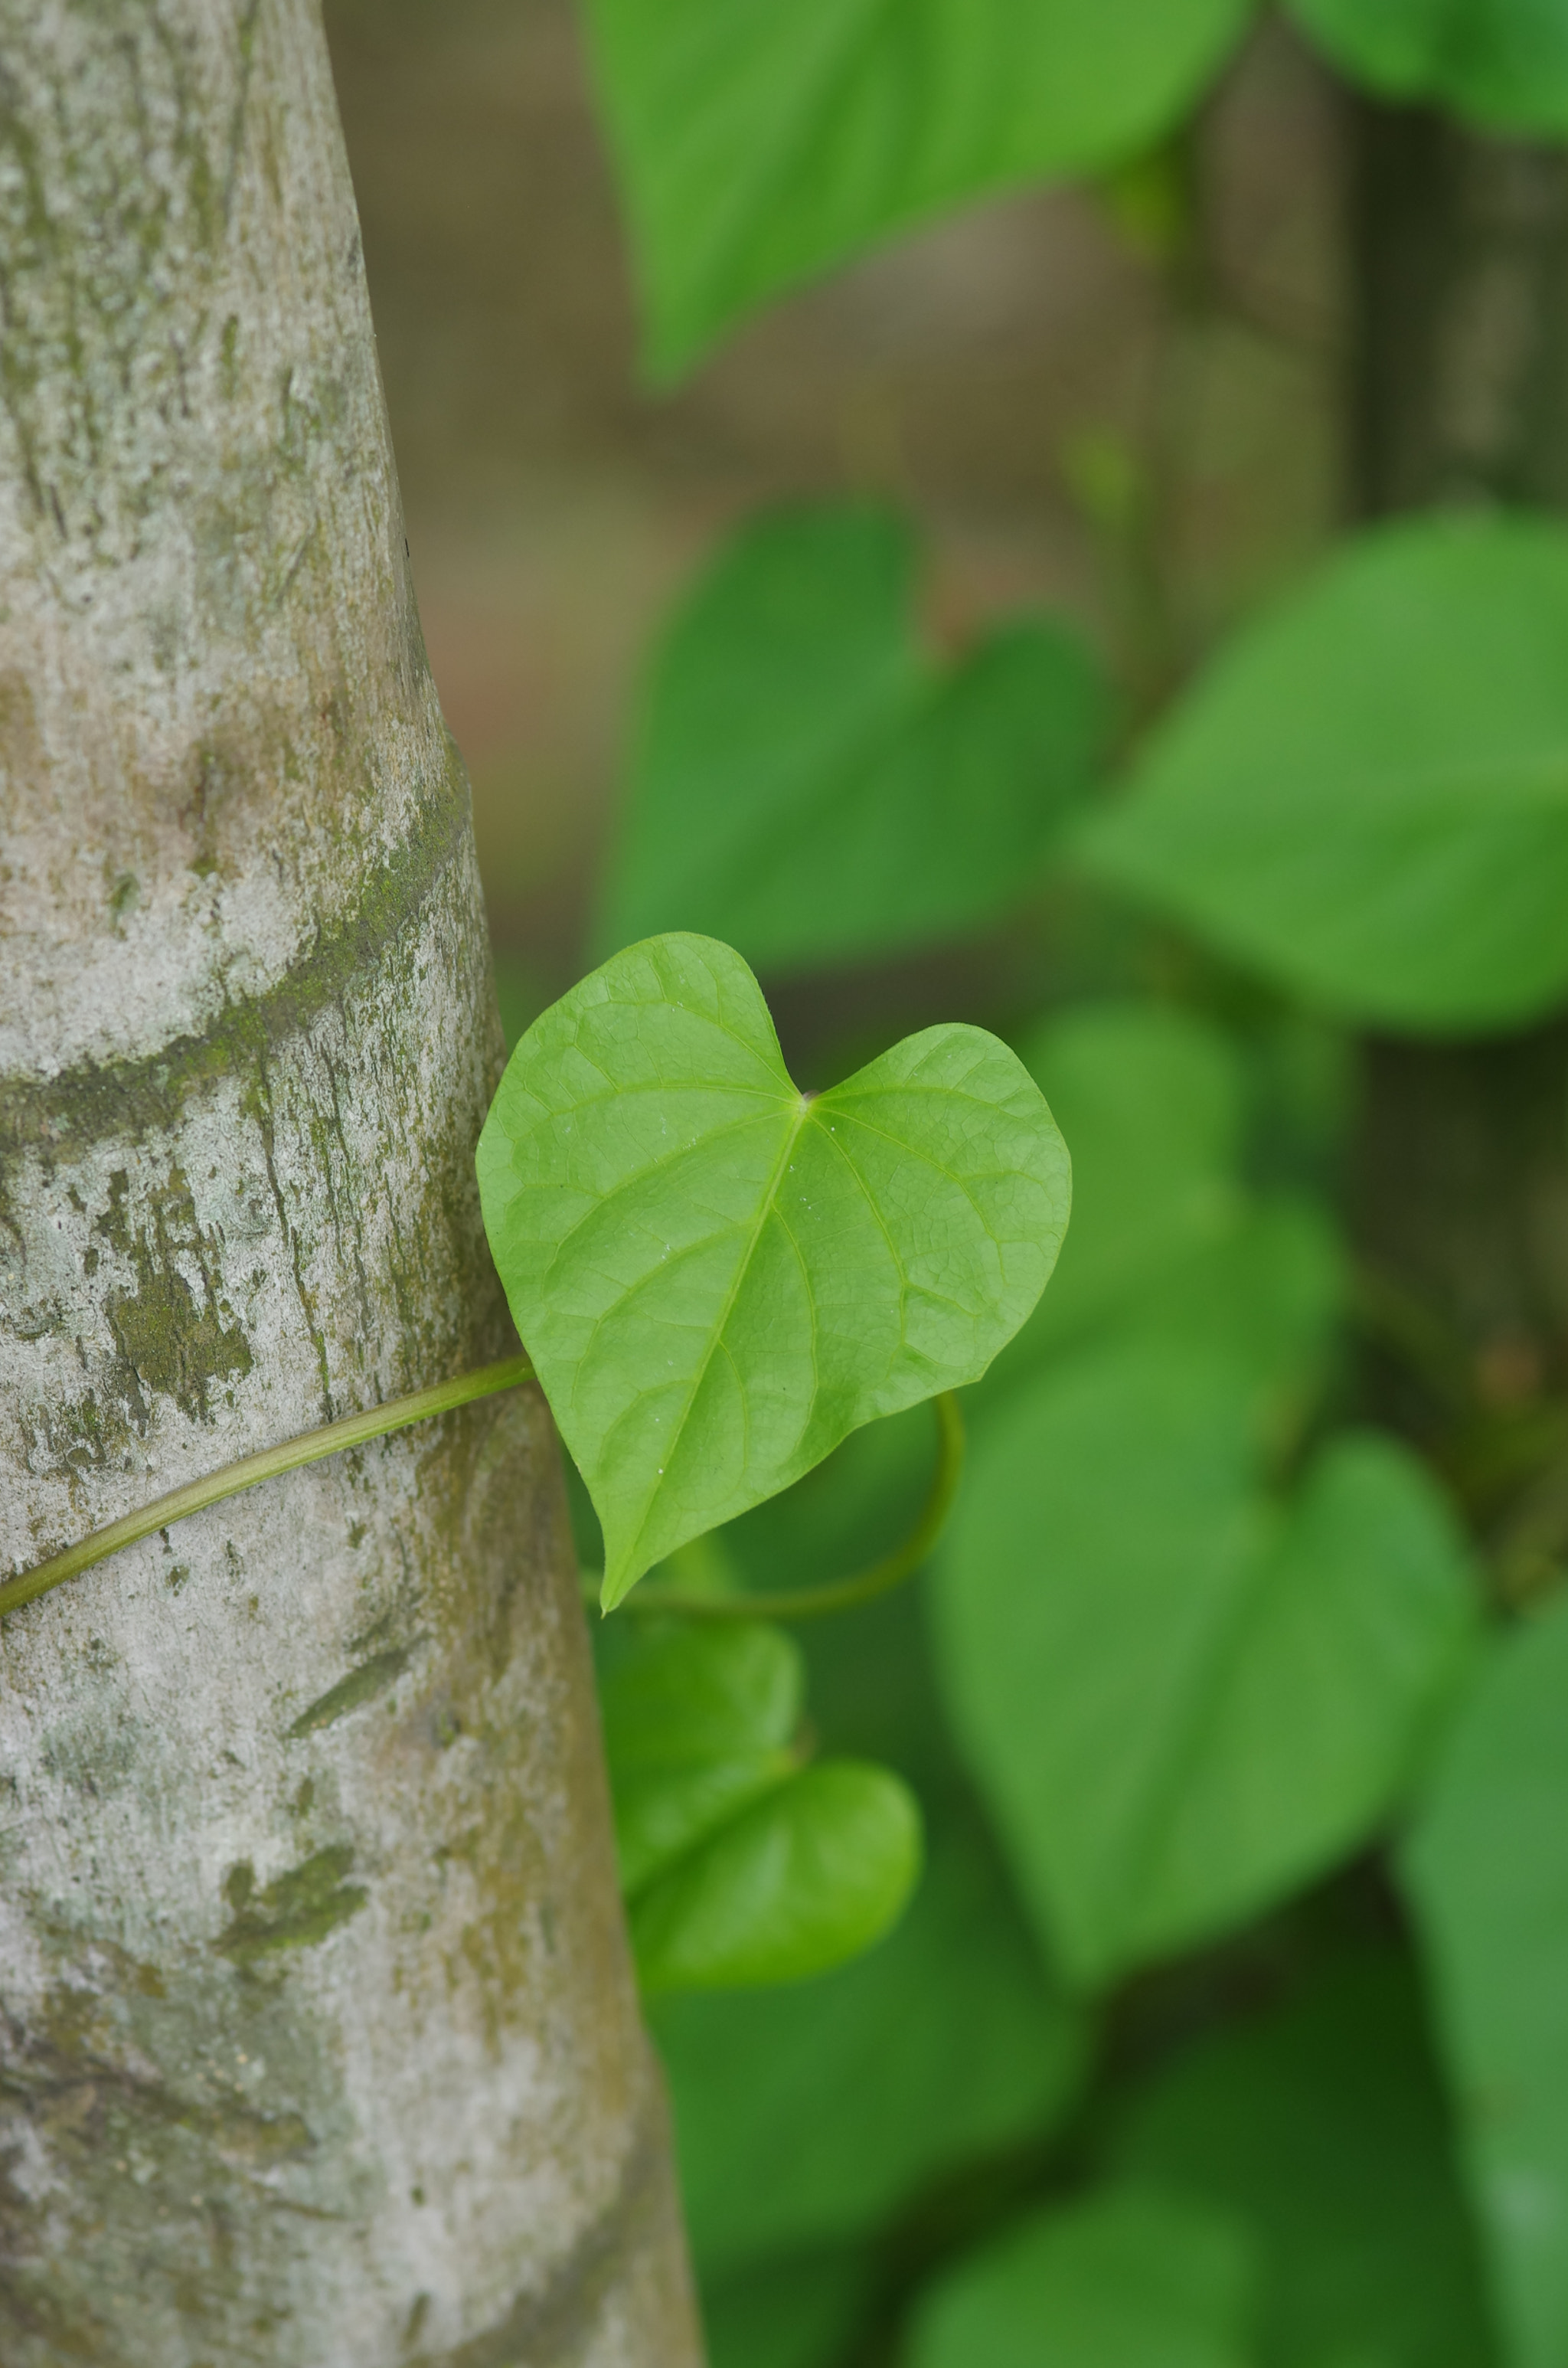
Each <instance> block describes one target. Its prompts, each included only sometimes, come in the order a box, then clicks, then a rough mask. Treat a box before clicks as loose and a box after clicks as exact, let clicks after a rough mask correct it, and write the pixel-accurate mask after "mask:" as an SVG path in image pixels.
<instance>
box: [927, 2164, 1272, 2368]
mask: <svg viewBox="0 0 1568 2368" xmlns="http://www.w3.org/2000/svg"><path fill="white" fill-rule="evenodd" d="M1260 2266H1261V2265H1260V2264H1259V2262H1258V2261H1257V2260H1256V2258H1255V2245H1254V2241H1253V2237H1252V2231H1251V2230H1250V2229H1249V2228H1248V2226H1247V2225H1246V2223H1245V2221H1244V2220H1242V2219H1240V2218H1236V2217H1233V2215H1232V2214H1229V2213H1226V2212H1223V2211H1221V2210H1218V2209H1216V2207H1215V2206H1214V2205H1213V2204H1211V2203H1200V2202H1199V2201H1198V2200H1197V2199H1195V2198H1193V2199H1189V2198H1187V2197H1185V2196H1176V2195H1165V2194H1162V2193H1161V2192H1160V2191H1159V2190H1158V2189H1153V2190H1150V2191H1147V2192H1141V2191H1140V2190H1138V2189H1136V2188H1131V2187H1129V2188H1112V2189H1109V2190H1105V2191H1102V2192H1100V2193H1099V2194H1097V2195H1092V2196H1090V2197H1089V2198H1088V2199H1087V2201H1085V2202H1084V2203H1070V2204H1068V2205H1066V2206H1065V2207H1062V2206H1060V2205H1058V2206H1053V2207H1048V2208H1047V2209H1046V2210H1045V2211H1043V2212H1037V2213H1034V2214H1031V2215H1030V2216H1029V2217H1028V2219H1026V2220H1023V2221H1021V2222H1017V2223H1015V2225H1014V2226H1013V2227H1011V2228H1010V2229H1009V2230H1008V2231H1007V2232H1006V2235H1005V2236H1003V2237H1001V2238H1000V2239H999V2240H998V2241H996V2242H994V2243H993V2244H990V2245H987V2246H984V2247H983V2248H981V2249H980V2250H979V2251H977V2252H973V2253H968V2254H965V2255H964V2256H963V2257H962V2258H961V2259H960V2260H959V2262H958V2264H957V2266H956V2268H953V2269H950V2270H949V2271H946V2272H945V2273H944V2274H942V2275H939V2276H938V2277H937V2279H936V2280H935V2281H934V2283H932V2284H931V2285H930V2286H928V2287H927V2288H926V2292H925V2294H923V2295H922V2296H921V2297H920V2299H919V2301H918V2302H917V2303H916V2305H915V2312H914V2317H913V2325H912V2329H911V2340H910V2342H909V2344H908V2347H907V2349H906V2350H905V2351H904V2353H903V2358H904V2359H905V2360H906V2361H907V2362H909V2368H1057V2363H1058V2362H1060V2363H1062V2368H1067V2363H1068V2362H1071V2363H1072V2368H1243V2363H1244V2362H1246V2361H1247V2360H1249V2359H1250V2358H1252V2357H1254V2356H1255V2352H1254V2346H1253V2343H1252V2341H1251V2340H1250V2339H1251V2334H1252V2325H1251V2322H1252V2321H1253V2319H1254V2318H1255V2317H1256V2304H1257V2294H1258V2288H1259V2286H1260V2284H1261V2279H1260V2277H1259V2269H1260Z"/></svg>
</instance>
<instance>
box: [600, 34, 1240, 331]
mask: <svg viewBox="0 0 1568 2368" xmlns="http://www.w3.org/2000/svg"><path fill="white" fill-rule="evenodd" d="M1249 13H1250V10H1249V7H1248V5H1247V0H1096V6H1094V7H1092V8H1089V7H1084V6H1077V5H1074V0H876V4H875V5H873V0H795V5H794V6H792V7H790V8H783V9H780V8H771V9H770V8H764V7H759V6H756V5H749V6H737V5H735V0H657V5H655V0H588V23H589V28H590V31H591V35H592V45H593V51H594V56H595V61H596V64H597V75H598V82H599V88H600V92H601V96H602V99H603V105H604V113H605V117H606V120H607V123H608V131H609V136H610V144H611V147H612V149H613V152H614V154H615V157H616V161H617V163H618V165H619V172H620V178H621V184H622V188H623V190H624V193H625V198H626V202H627V206H628V210H629V212H630V215H631V232H632V238H633V244H634V246H635V250H636V255H637V262H638V276H639V279H640V282H641V286H642V301H643V312H644V318H645V323H646V332H645V350H646V353H647V359H648V361H649V364H650V366H651V368H652V369H653V371H654V372H655V373H656V374H657V375H659V376H660V377H664V378H668V377H672V376H674V375H675V374H676V372H678V371H679V370H682V369H683V368H685V367H686V366H687V365H688V364H689V363H690V362H691V361H692V360H693V359H695V357H696V356H698V355H699V354H700V353H701V351H702V350H703V348H704V347H707V346H708V345H710V343H711V342H712V340H713V339H714V338H715V337H716V336H719V334H720V333H721V332H722V330H724V329H725V328H727V327H729V326H730V325H731V324H732V323H733V322H734V321H736V320H738V319H741V318H742V317H744V315H745V314H746V313H750V312H752V311H754V310H755V309H756V306H758V305H759V304H761V303H762V302H764V301H765V300H766V299H767V298H768V297H770V296H774V295H777V294H778V293H779V292H780V291H781V290H785V289H788V288H791V287H794V286H796V285H798V284H799V283H800V282H801V280H804V279H810V278H811V277H812V275H813V274H816V273H819V272H822V271H825V270H827V269H828V268H830V267H831V266H833V265H835V264H837V263H840V262H843V261H844V260H845V259H846V257H848V256H852V255H855V254H857V253H858V252H859V251H860V250H861V249H862V248H864V247H866V246H868V245H872V244H874V243H875V242H877V241H879V240H881V239H883V238H886V237H887V236H888V235H889V234H890V233H892V232H894V231H896V230H900V229H902V228H903V227H904V226H905V225H906V224H908V223H911V222H918V221H921V220H923V219H925V218H926V217H928V216H930V215H931V214H933V213H935V212H937V211H938V210H939V209H940V208H942V207H944V206H950V205H953V204H955V203H958V202H960V201H961V200H963V199H971V198H975V197H980V196H983V195H985V194H986V193H987V192H989V191H992V190H996V189H1002V188H1007V187H1008V186H1010V185H1016V184H1017V183H1019V182H1024V181H1030V180H1040V179H1044V178H1048V177H1049V178H1058V179H1059V178H1062V177H1063V176H1067V175H1072V174H1081V173H1089V172H1095V171H1097V170H1100V169H1101V168H1103V167H1105V166H1108V165H1113V164H1115V163H1116V162H1118V161H1119V159H1121V158H1124V157H1128V156H1131V155H1133V154H1137V153H1138V152H1139V151H1141V150H1142V149H1144V148H1146V147H1147V146H1149V145H1150V144H1151V142H1153V141H1154V140H1156V139H1157V138H1158V137H1159V135H1160V134H1161V133H1162V132H1163V131H1165V129H1166V128H1167V127H1168V126H1169V125H1170V124H1172V123H1174V122H1175V121H1176V119H1177V118H1178V117H1179V116H1180V115H1182V114H1183V113H1184V112H1185V110H1186V109H1187V107H1188V105H1189V104H1190V103H1191V101H1192V100H1193V99H1194V98H1195V97H1197V96H1198V94H1199V92H1200V91H1201V90H1202V88H1203V86H1204V85H1205V84H1206V83H1207V82H1208V81H1209V79H1210V76H1211V75H1212V74H1214V73H1215V71H1216V70H1217V68H1218V67H1219V65H1220V64H1221V61H1222V60H1223V59H1224V57H1225V56H1226V54H1227V52H1228V51H1230V49H1231V48H1232V47H1233V44H1234V42H1235V41H1236V40H1237V38H1238V36H1239V35H1240V33H1241V31H1242V28H1243V27H1244V24H1245V23H1246V21H1247V17H1248V15H1249Z"/></svg>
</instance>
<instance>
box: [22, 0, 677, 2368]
mask: <svg viewBox="0 0 1568 2368" xmlns="http://www.w3.org/2000/svg"><path fill="white" fill-rule="evenodd" d="M0 310H3V318H0V578H3V580H0V1565H4V1566H5V1567H8V1568H12V1569H15V1568H19V1567H21V1566H23V1565H28V1564H30V1563H31V1562H33V1561H35V1560H37V1559H39V1558H40V1556H42V1555H43V1554H46V1553H48V1552H50V1551H51V1550H53V1549H54V1548H56V1547H58V1546H60V1545H62V1544H63V1543H67V1542H68V1541H70V1540H71V1539H73V1538H74V1537H76V1536H79V1535H81V1534H82V1533H83V1532H84V1531H86V1530H88V1529H91V1528H93V1527H95V1526H97V1524H99V1523H100V1522H103V1521H105V1520H110V1519H112V1518H113V1517H114V1516H116V1515H117V1514H119V1513H121V1512H124V1511H126V1510H128V1509H129V1508H131V1507H132V1506H134V1505H136V1504H137V1503H139V1502H141V1501H142V1500H143V1499H144V1498H145V1497H149V1496H151V1495H153V1494H156V1493H158V1492H160V1491H161V1490H163V1489H165V1488H167V1487H170V1486H175V1485H176V1484H177V1483H178V1482H180V1481H181V1480H184V1479H187V1478H189V1477H194V1476H195V1475H196V1474H199V1473H201V1472H203V1471H207V1470H210V1469H211V1468H212V1467H213V1466H215V1465H218V1464H221V1463H225V1462H227V1461H228V1460H230V1459H231V1458H232V1457H233V1456H236V1455H239V1454H241V1453H244V1452H249V1451H250V1450H252V1449H255V1448H256V1447H258V1446H261V1445H265V1444H267V1443H270V1442H272V1441H275V1440H281V1439H283V1438H286V1437H288V1436H289V1435H290V1434H291V1433H293V1432H296V1431H299V1430H301V1429H309V1428H311V1427H312V1425H314V1424H316V1423H318V1422H320V1421H322V1420H324V1419H325V1418H327V1417H331V1416H334V1415H338V1414H342V1413H345V1412H347V1411H349V1410H350V1409H352V1408H355V1407H358V1406H365V1405H368V1404H370V1403H373V1402H375V1401H378V1400H380V1399H381V1398H384V1397H386V1396H388V1395H392V1394H394V1393H397V1392H399V1391H403V1390H406V1389H411V1388H415V1387H418V1386H421V1385H423V1384H425V1383H430V1382H433V1381H437V1380H439V1379H441V1378H443V1377H445V1376H447V1375H449V1374H450V1373H453V1372H460V1371H463V1370H465V1369H467V1368H468V1367H470V1366H472V1365H473V1364H475V1363H478V1362H481V1361H483V1360H485V1359H487V1358H490V1357H493V1356H495V1355H498V1354H502V1353H505V1352H506V1349H507V1347H508V1345H509V1334H508V1330H507V1326H506V1317H505V1313H504V1309H503V1306H502V1304H501V1301H500V1297H499V1293H498V1291H497V1287H496V1284H495V1281H494V1274H493V1272H492V1270H491V1268H490V1265H489V1261H488V1258H487V1256H486V1253H485V1250H484V1247H483V1234H482V1230H481V1226H480V1221H479V1213H478V1209H477V1203H476V1196H475V1190H474V1184H473V1174H472V1150H473V1144H474V1140H475V1137H476V1134H477V1132H478V1128H479V1125H480V1121H481V1119H482V1117H483V1110H484V1107H485V1103H486V1100H487V1097H488V1094H489V1091H490V1089H491V1087H493V1085H494V1079H495V1076H496V1074H497V1071H498V1066H499V1060H500V1043H499V1035H498V1028H497V1022H496V1019H495V1014H494V996H493V990H492V987H491V983H490V978H489V973H488V962H487V955H486V951H485V940H484V930H483V913H482V907H481V903H480V896H479V888H478V882H477V878H476V874H475V869H474V860H473V850H472V836H471V831H470V825H469V815H468V805H467V792H466V787H465V784H464V781H463V778H462V773H461V768H460V765H459V762H458V760H457V757H456V756H455V754H454V752H453V750H452V749H451V747H450V745H449V741H448V739H447V735H446V734H445V731H444V728H443V726H442V723H441V718H440V714H439V712H438V709H437V703H436V699H435V695H434V692H433V689H432V688H431V685H430V681H429V678H428V675H427V673H426V666H425V661H424V656H423V651H422V646H421V643H420V636H419V630H418V624H417V620H416V617H415V608H414V601H413V596H412V592H411V589H410V584H409V578H408V572H407V566H406V561H405V552H404V546H403V529H402V525H401V521H400V515H399V507H398V498H397V492H396V485H395V481H394V477H393V473H392V460H391V454H390V450H389V447H388V442H387V433H386V424H385V419H384V416H383V411H382V404H381V389H380V383H379V380H378V375H377V370H376V362H375V353H374V346H373V341H372V336H371V331H370V324H369V313H368V309H367V303H366V296H365V290H364V283H363V277H362V273H361V269H360V265H359V258H358V235H357V230H356V221H355V213H354V205H353V199H352V193H351V190H350V188H349V186H348V180H347V167H346V165H345V161H344V157H343V154H342V148H341V142H340V140H339V135H338V129H337V122H336V117H335V108H334V104H333V97H332V90H331V83H330V77H329V73H328V69H327V64H326V57H325V51H324V45H323V41H322V36H321V29H320V26H319V23H318V21H317V17H316V12H315V8H314V6H313V5H312V0H0ZM696 2357H697V2340H696V2336H695V2331H694V2324H693V2318H692V2310H691V2302H690V2295H689V2290H688V2283H687V2272H686V2268H685V2260H684V2253H683V2249H682V2242H681V2238H680V2234H679V2229H678V2223H677V2215H676V2210H675V2206H674V2203H673V2197H672V2190H671V2184H670V2177H669V2166H668V2159H667V2149H666V2142H665V2130H664V2122H663V2112H662V2104H661V2096H660V2090H659V2085H658V2080H657V2077H656V2074H655V2073H654V2072H653V2068H652V2066H651V2060H650V2056H649V2054H648V2050H647V2047H646V2044H645V2042H644V2039H643V2036H642V2027H641V2022H640V2019H639V2015H638V2011H637V2004H636V1998H635V1994H634V1990H633V1987H632V1983H631V1975H630V1970H629V1965H628V1960H627V1955H626V1950H625V1945H624V1939H623V1934H622V1930H621V1924H620V1918H619V1907H618V1905H617V1901H616V1898H615V1894H614V1884H613V1870H612V1857H611V1850H610V1844H609V1837H608V1816H607V1807H606V1802H605V1797H604V1789H603V1778H602V1773H601V1770H600V1764H599V1758H598V1745H597V1727H596V1723H595V1715H594V1709H593V1698H592V1691H591V1684H590V1673H589V1669H588V1665H587V1656H586V1650H585V1632H584V1624H583V1620H582V1616H581V1611H580V1609H579V1606H578V1603H577V1600H576V1593H575V1575H574V1565H573V1558H572V1554H571V1549H570V1543H569V1540H568V1537H567V1534H566V1531H565V1529H564V1526H563V1522H562V1500H561V1493H560V1481H559V1469H558V1464H557V1461H556V1450H555V1445H554V1440H553V1434H552V1432H551V1427H550V1423H549V1419H548V1417H547V1415H546V1413H545V1410H544V1408H543V1406H542V1404H541V1402H540V1400H539V1399H538V1397H537V1396H536V1395H533V1394H532V1393H519V1394H514V1395H512V1396H510V1397H508V1398H505V1399H500V1400H492V1401H489V1402H487V1403H485V1404H483V1405H479V1406H472V1407H469V1408H467V1409H465V1410H463V1411H462V1412H460V1413H458V1414H455V1415H452V1416H449V1417H446V1418H444V1419H443V1420H442V1421H440V1422H438V1423H436V1424H432V1425H429V1426H426V1427H425V1428H423V1429H419V1430H417V1431H413V1432H409V1433H405V1434H403V1435H402V1436H401V1437H398V1438H396V1439H392V1440H384V1441H381V1442H380V1443H379V1444H377V1445H375V1446H373V1447H371V1448H369V1449H367V1450H365V1451H363V1452H359V1453H357V1454H355V1455H352V1456H348V1457H343V1458H339V1459H337V1460H336V1461H335V1462H332V1463H324V1464H321V1465H318V1466H316V1467H314V1468H313V1469H312V1470H310V1471H307V1472H303V1473H300V1474H295V1475H293V1476H292V1477H290V1478H289V1479H286V1480H283V1481H279V1482H275V1483H272V1484H269V1485H268V1486H265V1487H263V1488H261V1489H258V1490H256V1491H255V1492H253V1493H252V1494H250V1495H248V1496H244V1497H237V1498H235V1499H233V1500H232V1501H231V1502H230V1503H228V1504H226V1505H223V1506H221V1507H218V1508H214V1509H213V1510H211V1511H210V1512H209V1513H207V1514H204V1515H201V1516H199V1517H198V1518H197V1519H195V1520H191V1521H189V1522H187V1523H186V1524H184V1525H182V1526H181V1527H179V1528H177V1529H175V1530H173V1531H167V1532H165V1534H164V1535H163V1536H162V1537H161V1538H157V1539H151V1540H148V1541H147V1542H145V1543H143V1544H142V1545H141V1546H139V1547H137V1548H135V1549H133V1550H131V1552H129V1553H127V1554H123V1555H122V1556H120V1557H119V1558H118V1559H117V1560H115V1561H112V1562H110V1563H108V1564H106V1565H101V1566H100V1567H99V1568H97V1569H96V1570H94V1571H92V1572H90V1573H88V1574H87V1575H86V1576H85V1577H83V1578H81V1579H79V1580H77V1581H75V1582H74V1583H73V1584H72V1585H70V1586H68V1587H65V1588H61V1589H59V1590H57V1591H56V1592H55V1593H53V1594H51V1595H50V1596H48V1597H45V1598H43V1599H41V1600H40V1601H38V1602H37V1603H35V1604H33V1605H31V1606H30V1607H28V1609H27V1610H26V1611H22V1612H20V1613H18V1614H17V1615H15V1616H14V1617H13V1618H12V1619H11V1620H10V1622H8V1623H7V1624H6V1628H5V1630H4V1632H3V1634H0V2360H3V2361H4V2362H5V2363H6V2368H46V2363H47V2368H61V2363H64V2362H73V2361H83V2362H93V2363H95V2368H153V2363H156V2368H199V2363H203V2368H230V2363H237V2362H255V2363H262V2362H265V2363H267V2368H358V2363H361V2362H362V2363H365V2368H371V2363H374V2368H391V2363H393V2362H398V2363H403V2368H410V2363H424V2368H437V2363H443V2368H459V2363H462V2368H510V2363H514V2362H516V2363H523V2362H528V2363H540V2364H541V2368H542V2363H551V2368H554V2363H565V2362H574V2363H575V2362H581V2363H585V2364H586V2363H593V2368H600V2363H602V2368H642V2363H647V2368H655V2363H656V2368H687V2363H688V2362H694V2361H695V2359H696Z"/></svg>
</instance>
